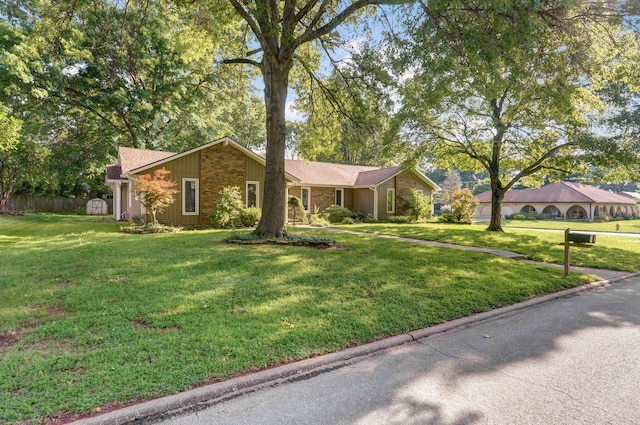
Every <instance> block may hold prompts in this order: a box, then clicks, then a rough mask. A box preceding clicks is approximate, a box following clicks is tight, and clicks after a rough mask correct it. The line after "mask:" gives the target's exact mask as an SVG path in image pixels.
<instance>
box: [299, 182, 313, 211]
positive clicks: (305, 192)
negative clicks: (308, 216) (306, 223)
mask: <svg viewBox="0 0 640 425" xmlns="http://www.w3.org/2000/svg"><path fill="white" fill-rule="evenodd" d="M300 197H301V198H302V199H300V200H301V201H302V207H303V208H304V210H305V211H306V212H309V211H310V210H309V205H310V204H311V203H310V202H309V201H310V199H311V188H309V187H303V188H302V189H300Z"/></svg>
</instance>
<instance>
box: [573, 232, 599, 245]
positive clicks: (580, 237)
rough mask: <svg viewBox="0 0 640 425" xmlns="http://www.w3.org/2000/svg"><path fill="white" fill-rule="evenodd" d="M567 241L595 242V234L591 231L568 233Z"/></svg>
mask: <svg viewBox="0 0 640 425" xmlns="http://www.w3.org/2000/svg"><path fill="white" fill-rule="evenodd" d="M567 242H575V243H596V235H593V234H591V233H569V234H568V235H567Z"/></svg>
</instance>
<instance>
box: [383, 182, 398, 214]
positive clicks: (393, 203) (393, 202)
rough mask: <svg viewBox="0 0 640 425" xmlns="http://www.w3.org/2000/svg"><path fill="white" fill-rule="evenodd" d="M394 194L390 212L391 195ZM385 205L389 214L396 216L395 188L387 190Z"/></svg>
mask: <svg viewBox="0 0 640 425" xmlns="http://www.w3.org/2000/svg"><path fill="white" fill-rule="evenodd" d="M390 193H391V194H392V196H393V197H392V198H391V210H389V194H390ZM385 205H386V208H387V214H395V212H396V189H395V188H393V187H388V188H387V198H386V200H385Z"/></svg>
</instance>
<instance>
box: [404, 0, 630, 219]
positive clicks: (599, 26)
mask: <svg viewBox="0 0 640 425" xmlns="http://www.w3.org/2000/svg"><path fill="white" fill-rule="evenodd" d="M420 4H421V6H420V7H419V8H418V9H417V13H415V14H413V15H411V18H409V19H407V28H408V30H409V35H410V39H409V40H408V41H406V40H405V41H404V43H405V45H404V47H405V50H404V52H405V55H403V57H402V58H401V60H400V61H399V62H400V63H402V64H403V68H402V69H403V70H404V71H405V72H406V74H405V75H406V76H407V83H406V85H405V87H404V89H403V95H404V97H403V101H404V105H403V109H402V111H401V113H400V114H399V122H400V124H399V127H398V128H399V129H400V131H401V132H403V135H404V136H405V137H406V139H407V141H408V143H409V144H411V145H412V148H413V149H414V151H415V152H416V153H417V154H418V155H429V156H431V157H434V158H435V161H436V162H437V163H438V164H437V165H439V166H443V167H450V166H452V165H456V166H457V167H458V168H460V169H468V170H483V169H484V170H486V171H487V172H488V173H489V177H490V180H491V192H492V206H491V221H490V224H489V227H488V229H487V230H492V231H502V227H501V208H500V204H501V201H502V199H503V197H504V194H505V192H506V191H507V190H508V189H510V188H511V187H512V186H513V185H514V184H516V183H517V182H519V181H521V180H523V179H529V180H530V181H531V180H533V179H536V178H542V177H543V175H544V174H549V173H554V172H558V173H563V172H567V171H569V170H570V169H571V168H572V166H573V165H575V162H576V155H578V154H581V153H584V152H590V151H595V150H597V149H595V148H596V147H597V144H598V143H599V142H600V141H601V140H599V139H598V138H597V137H596V136H595V135H594V134H593V132H592V130H593V125H594V121H592V118H593V117H594V116H597V114H599V113H601V112H602V111H603V108H604V105H603V104H602V103H601V102H600V100H599V98H598V96H597V95H596V93H594V91H593V90H592V88H593V86H592V83H593V80H594V78H595V77H597V76H599V75H600V72H601V68H600V65H602V64H603V63H606V60H607V59H612V56H608V57H605V54H610V53H613V52H615V48H614V47H615V46H614V45H613V44H612V43H611V40H613V39H614V38H615V37H616V33H615V31H616V30H617V29H618V28H619V27H618V26H617V25H618V24H619V23H620V21H621V18H622V13H621V11H619V10H618V9H617V8H616V4H614V3H610V2H583V1H580V0H572V1H565V2H520V1H506V2H505V1H500V2H497V1H489V0H476V1H473V2H467V1H439V0H433V1H429V2H428V5H427V4H425V3H420ZM596 46H599V47H598V48H596Z"/></svg>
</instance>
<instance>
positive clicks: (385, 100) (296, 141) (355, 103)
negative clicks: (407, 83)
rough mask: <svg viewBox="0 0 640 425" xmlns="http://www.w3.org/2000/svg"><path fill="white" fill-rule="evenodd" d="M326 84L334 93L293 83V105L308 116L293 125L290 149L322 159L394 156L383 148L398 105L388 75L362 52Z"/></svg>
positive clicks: (373, 160)
mask: <svg viewBox="0 0 640 425" xmlns="http://www.w3.org/2000/svg"><path fill="white" fill-rule="evenodd" d="M357 56H358V57H357V58H355V57H354V58H353V59H354V60H353V61H350V62H349V63H348V64H345V66H343V67H341V68H340V70H339V71H338V70H333V72H332V73H331V75H329V76H328V77H326V78H325V79H324V80H323V81H322V82H321V84H322V86H323V90H325V91H327V92H329V93H331V95H330V96H318V95H317V93H316V84H317V82H315V81H309V80H306V79H305V80H302V81H299V82H298V83H297V84H295V88H296V91H297V93H298V97H297V99H296V101H295V104H294V108H295V109H296V110H297V111H299V112H300V113H302V114H304V115H305V116H306V120H304V121H302V122H298V123H292V125H288V127H289V134H288V138H289V148H290V149H292V150H294V151H296V152H298V153H299V154H300V156H301V157H303V158H305V159H308V160H313V161H324V162H336V163H345V164H361V165H364V164H367V165H378V166H385V165H388V164H389V163H391V162H394V160H395V158H394V157H393V155H392V154H391V153H390V151H389V150H385V149H384V145H383V144H384V142H385V136H386V135H387V132H388V130H389V126H390V122H391V117H392V109H393V107H394V104H393V102H392V100H391V99H390V96H389V90H387V89H386V85H387V84H386V83H389V84H390V83H391V79H390V77H389V76H388V75H386V74H384V71H381V72H376V71H380V70H379V69H378V67H375V66H373V65H372V64H371V63H370V62H371V56H370V55H368V54H367V53H366V51H364V50H361V51H360V52H359V53H358V54H357Z"/></svg>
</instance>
